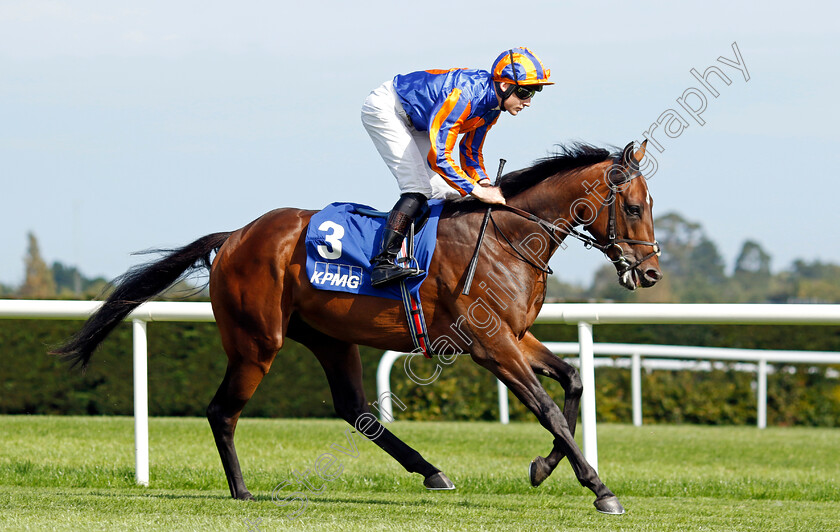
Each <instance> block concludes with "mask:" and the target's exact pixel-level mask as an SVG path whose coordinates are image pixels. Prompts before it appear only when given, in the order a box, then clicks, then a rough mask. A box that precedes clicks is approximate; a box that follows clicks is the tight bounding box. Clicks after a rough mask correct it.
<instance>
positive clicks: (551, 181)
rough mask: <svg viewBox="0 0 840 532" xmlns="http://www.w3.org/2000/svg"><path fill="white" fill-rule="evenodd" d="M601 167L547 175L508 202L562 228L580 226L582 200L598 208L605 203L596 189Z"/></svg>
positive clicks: (595, 166)
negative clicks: (579, 212) (577, 210)
mask: <svg viewBox="0 0 840 532" xmlns="http://www.w3.org/2000/svg"><path fill="white" fill-rule="evenodd" d="M601 166H602V165H600V164H597V165H593V166H588V167H585V168H578V169H575V170H571V171H570V172H565V173H562V174H557V175H554V176H551V177H548V178H546V179H544V180H543V181H541V182H539V183H537V184H535V185H534V186H532V187H530V188H529V189H527V190H524V191H522V192H520V193H519V194H517V195H516V196H514V197H513V198H511V199H510V201H509V203H510V204H511V205H512V206H513V207H518V208H520V209H522V210H524V211H527V212H529V213H531V214H533V215H535V216H537V217H539V218H542V219H543V220H546V221H548V222H551V223H553V224H555V225H559V226H561V227H575V226H577V225H580V222H579V221H578V219H577V216H576V215H575V212H574V210H575V209H576V208H577V207H578V206H579V205H580V202H579V200H589V203H590V204H592V205H594V206H595V207H596V208H597V207H598V206H599V205H600V204H601V203H602V201H601V197H600V191H599V190H598V189H597V188H596V189H595V190H593V186H595V185H596V184H599V183H600V181H601V176H602V175H603V169H602V168H601ZM598 188H600V187H598ZM561 240H562V239H561Z"/></svg>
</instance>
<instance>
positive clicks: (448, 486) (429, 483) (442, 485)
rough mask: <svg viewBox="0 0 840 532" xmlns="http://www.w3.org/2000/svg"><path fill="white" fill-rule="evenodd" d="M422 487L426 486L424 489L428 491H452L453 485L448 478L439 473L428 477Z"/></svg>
mask: <svg viewBox="0 0 840 532" xmlns="http://www.w3.org/2000/svg"><path fill="white" fill-rule="evenodd" d="M423 485H424V486H426V489H429V490H454V489H455V484H453V483H452V481H451V480H449V478H448V477H447V476H446V475H444V474H443V473H441V472H437V473H435V474H434V475H429V476H428V477H426V480H424V481H423Z"/></svg>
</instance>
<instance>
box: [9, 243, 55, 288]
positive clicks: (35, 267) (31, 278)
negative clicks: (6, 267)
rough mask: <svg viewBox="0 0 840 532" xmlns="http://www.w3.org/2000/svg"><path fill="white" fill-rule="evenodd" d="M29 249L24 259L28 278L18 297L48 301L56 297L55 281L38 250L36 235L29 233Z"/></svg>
mask: <svg viewBox="0 0 840 532" xmlns="http://www.w3.org/2000/svg"><path fill="white" fill-rule="evenodd" d="M27 237H28V238H29V248H28V250H27V252H26V257H25V258H24V264H25V266H26V278H25V279H24V281H23V285H21V287H20V290H19V291H18V295H20V297H23V298H29V299H46V298H50V297H55V279H54V278H53V274H52V271H50V269H49V268H48V267H47V263H46V262H44V259H43V258H42V257H41V251H40V249H39V248H38V239H37V238H36V237H35V234H34V233H32V232H29V233H28V234H27Z"/></svg>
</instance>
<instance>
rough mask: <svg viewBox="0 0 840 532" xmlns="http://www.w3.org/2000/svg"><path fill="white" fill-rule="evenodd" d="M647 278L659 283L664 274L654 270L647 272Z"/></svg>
mask: <svg viewBox="0 0 840 532" xmlns="http://www.w3.org/2000/svg"><path fill="white" fill-rule="evenodd" d="M645 277H647V278H648V279H650V280H651V281H658V280H660V279H662V273H661V272H660V271H659V270H655V269H653V268H650V269H647V270H645Z"/></svg>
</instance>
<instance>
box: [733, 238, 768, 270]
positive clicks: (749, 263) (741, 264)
mask: <svg viewBox="0 0 840 532" xmlns="http://www.w3.org/2000/svg"><path fill="white" fill-rule="evenodd" d="M739 273H752V274H758V275H763V276H764V275H766V276H769V275H770V255H769V254H768V253H767V252H766V251H764V249H763V248H762V247H761V244H759V243H758V242H756V241H755V240H747V241H746V242H744V244H743V245H742V246H741V253H739V254H738V258H737V259H736V260H735V275H738V274H739Z"/></svg>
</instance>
